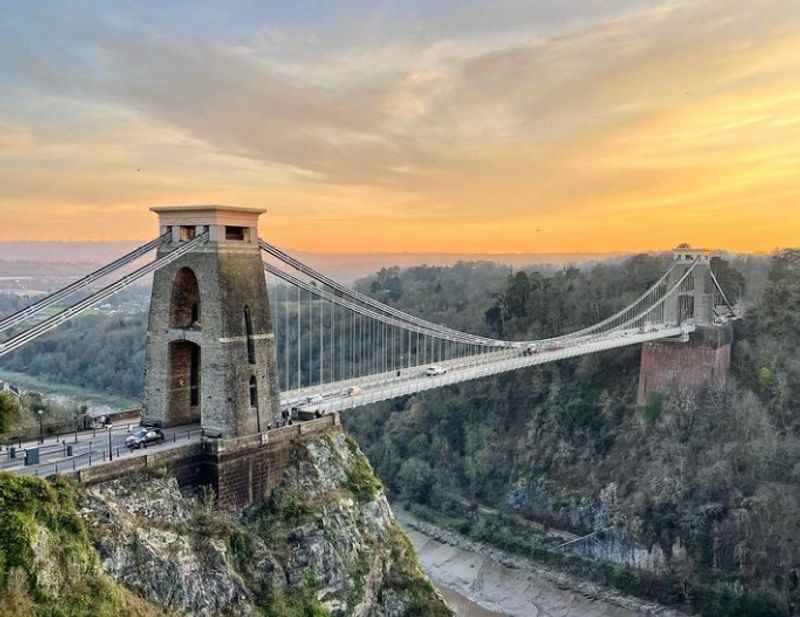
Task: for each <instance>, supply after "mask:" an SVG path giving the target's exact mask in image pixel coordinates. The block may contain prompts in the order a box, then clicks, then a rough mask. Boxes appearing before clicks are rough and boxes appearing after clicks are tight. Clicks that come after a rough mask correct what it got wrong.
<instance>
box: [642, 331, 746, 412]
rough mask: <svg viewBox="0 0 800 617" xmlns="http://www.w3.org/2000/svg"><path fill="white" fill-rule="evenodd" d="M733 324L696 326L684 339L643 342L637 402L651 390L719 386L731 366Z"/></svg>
mask: <svg viewBox="0 0 800 617" xmlns="http://www.w3.org/2000/svg"><path fill="white" fill-rule="evenodd" d="M732 343H733V326H732V325H731V324H730V323H727V324H724V325H719V326H697V329H696V330H695V332H694V333H693V334H691V335H690V337H689V341H688V342H683V341H681V340H677V339H676V340H664V341H654V342H651V343H645V344H644V345H643V346H642V360H641V368H640V372H639V396H638V401H639V404H640V405H643V404H644V403H646V402H647V399H648V398H649V397H650V395H651V394H653V393H654V392H665V391H667V390H669V389H672V388H699V387H702V386H707V385H715V386H721V385H724V384H725V383H726V382H727V380H728V374H729V372H730V365H731V346H732Z"/></svg>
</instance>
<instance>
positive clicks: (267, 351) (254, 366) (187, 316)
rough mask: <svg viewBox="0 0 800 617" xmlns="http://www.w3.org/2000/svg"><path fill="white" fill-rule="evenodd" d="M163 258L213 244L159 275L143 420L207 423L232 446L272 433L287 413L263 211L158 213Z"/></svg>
mask: <svg viewBox="0 0 800 617" xmlns="http://www.w3.org/2000/svg"><path fill="white" fill-rule="evenodd" d="M152 210H153V212H155V213H156V214H158V217H159V227H160V233H162V234H164V233H170V234H171V235H170V240H169V241H168V242H167V243H166V244H164V245H162V246H161V248H160V249H159V255H163V254H166V253H168V252H169V251H172V250H174V249H175V248H176V247H178V246H179V245H180V244H181V243H183V242H188V241H190V240H192V239H194V238H195V237H197V236H199V235H200V234H203V233H208V241H207V242H206V243H205V244H201V245H200V246H198V247H197V248H196V249H194V250H192V251H190V252H189V253H187V254H186V255H184V256H182V257H181V258H179V259H177V260H176V261H174V262H173V263H171V264H170V265H168V266H166V267H164V268H163V269H161V270H158V271H157V272H156V273H155V275H154V278H153V291H152V299H151V302H150V319H149V325H148V332H147V357H146V373H145V404H144V413H145V417H146V418H147V419H148V420H154V421H159V422H161V423H163V425H164V426H175V425H179V424H186V423H191V422H200V423H201V425H202V427H203V428H204V429H205V431H206V432H207V433H208V434H212V435H218V436H220V437H225V438H231V437H241V436H245V435H251V434H256V433H261V432H263V431H266V430H267V427H268V426H269V425H270V424H272V423H273V422H274V420H275V417H276V416H277V414H278V394H279V392H278V384H277V374H276V368H275V365H276V361H275V340H274V335H273V333H272V318H271V314H270V306H269V299H268V297H267V286H266V281H265V278H264V269H263V266H262V261H261V252H260V249H259V246H258V227H257V224H258V218H259V216H260V215H261V214H263V213H264V211H263V210H253V209H249V208H239V207H232V206H216V205H208V206H180V207H160V208H153V209H152Z"/></svg>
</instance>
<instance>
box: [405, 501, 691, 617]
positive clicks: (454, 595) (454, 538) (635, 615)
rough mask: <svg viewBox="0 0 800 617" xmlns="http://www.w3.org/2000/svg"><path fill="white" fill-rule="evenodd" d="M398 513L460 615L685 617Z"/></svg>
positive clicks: (423, 562)
mask: <svg viewBox="0 0 800 617" xmlns="http://www.w3.org/2000/svg"><path fill="white" fill-rule="evenodd" d="M395 513H396V514H397V517H398V520H399V521H400V523H401V524H402V526H403V528H404V529H405V531H406V534H407V535H408V537H409V538H410V539H411V542H412V543H413V544H414V548H415V549H416V551H417V555H418V557H419V561H420V564H421V565H422V568H423V569H424V570H425V572H426V573H427V575H428V576H429V577H430V579H431V580H432V581H433V583H434V584H435V585H436V586H437V587H438V588H439V590H440V591H441V593H442V595H443V596H445V598H446V599H447V600H448V601H449V602H450V605H451V606H452V607H453V608H454V609H455V610H456V611H457V614H458V615H459V617H647V616H655V615H658V616H659V617H686V615H685V614H684V613H681V612H679V611H676V610H673V609H668V608H665V607H663V606H659V605H656V604H653V603H649V602H645V601H643V600H640V599H638V598H634V597H631V596H626V595H623V594H620V593H617V592H614V591H611V590H608V589H604V588H602V587H599V586H598V585H596V584H594V583H590V582H587V581H584V580H580V579H576V578H573V577H571V576H568V575H566V574H563V573H561V572H558V571H555V570H552V569H550V568H547V567H545V566H543V565H541V564H537V563H535V562H531V561H528V560H525V559H522V558H519V557H515V556H510V555H506V554H504V553H502V552H501V551H498V550H497V549H494V548H491V547H487V546H483V545H479V544H476V543H474V542H471V541H470V540H469V539H467V538H464V537H462V536H459V535H458V534H455V533H452V532H450V531H442V530H440V529H437V528H436V527H433V526H431V525H429V524H427V523H424V522H422V521H419V520H418V519H416V518H414V517H413V516H411V515H409V514H408V513H407V512H404V511H403V510H401V509H399V508H398V509H395Z"/></svg>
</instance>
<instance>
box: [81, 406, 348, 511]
mask: <svg viewBox="0 0 800 617" xmlns="http://www.w3.org/2000/svg"><path fill="white" fill-rule="evenodd" d="M340 426H341V422H340V419H339V415H338V414H330V415H327V416H323V417H322V418H319V419H317V420H311V421H308V422H300V423H297V424H293V425H291V426H286V427H283V428H279V429H273V430H271V431H268V432H265V433H260V434H257V435H250V436H247V437H241V438H238V439H219V440H217V439H214V440H208V441H205V442H203V443H193V444H188V445H185V446H177V447H174V448H170V449H168V450H160V451H157V452H153V453H151V454H150V453H148V454H146V455H142V456H133V457H126V458H121V459H118V460H115V461H113V462H108V463H104V464H100V465H95V466H94V467H89V468H87V469H82V470H80V471H77V472H75V473H74V474H72V476H73V477H74V478H75V479H76V480H77V481H79V482H80V483H81V484H85V485H89V486H91V485H94V484H98V483H102V482H107V481H109V480H114V479H117V478H120V477H123V476H126V475H129V474H132V473H138V472H146V471H151V472H153V473H159V470H161V469H163V468H168V469H169V470H170V471H171V472H172V473H173V474H174V475H175V476H176V477H177V479H178V483H179V484H180V486H181V488H182V489H183V490H184V491H186V492H189V493H193V492H197V491H199V489H200V488H201V487H203V486H210V487H212V488H213V489H214V491H215V493H216V495H217V503H218V505H219V507H220V508H223V509H226V510H239V509H242V508H244V507H245V506H247V505H249V504H251V503H255V502H258V501H262V500H266V499H268V498H269V496H270V495H271V493H272V490H273V489H274V488H275V487H276V486H278V485H279V484H280V482H281V479H282V478H283V475H284V472H285V471H286V469H287V466H288V465H289V463H290V460H291V451H292V448H293V447H294V445H295V444H296V443H297V441H298V440H304V439H306V438H310V437H313V436H314V435H315V434H318V433H320V432H323V431H326V430H329V429H331V428H334V427H340Z"/></svg>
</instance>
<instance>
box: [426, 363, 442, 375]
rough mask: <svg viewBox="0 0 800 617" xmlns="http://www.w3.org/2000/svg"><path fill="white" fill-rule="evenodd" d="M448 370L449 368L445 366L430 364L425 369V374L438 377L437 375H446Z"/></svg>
mask: <svg viewBox="0 0 800 617" xmlns="http://www.w3.org/2000/svg"><path fill="white" fill-rule="evenodd" d="M446 372H447V369H446V368H445V367H443V366H437V365H434V366H429V367H428V368H427V369H425V374H426V375H427V376H428V377H436V376H437V375H444V374H445V373H446Z"/></svg>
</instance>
